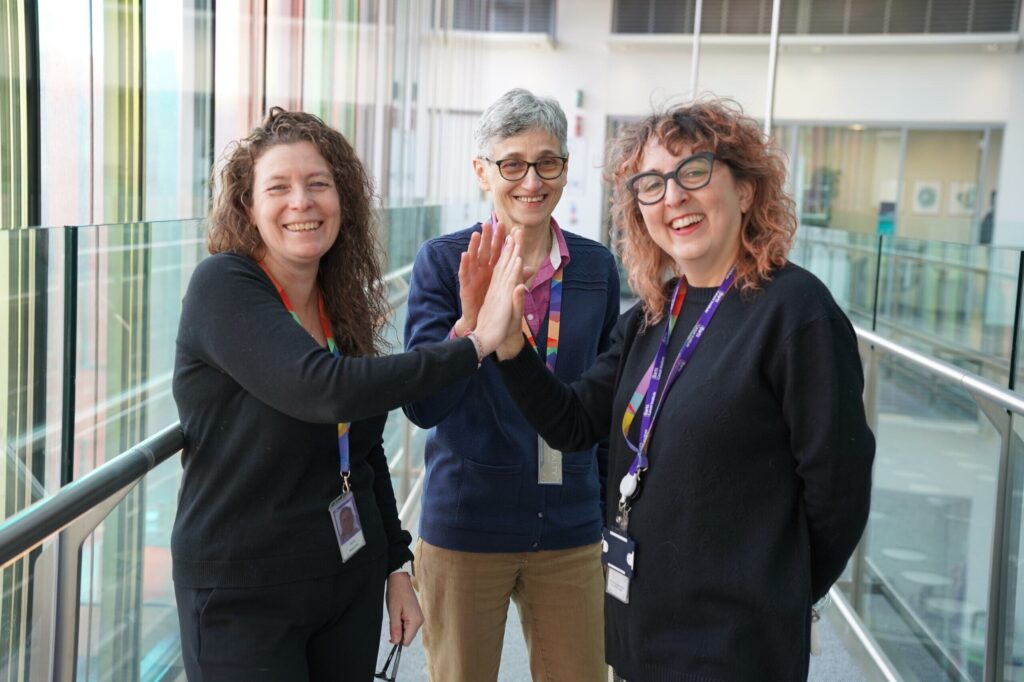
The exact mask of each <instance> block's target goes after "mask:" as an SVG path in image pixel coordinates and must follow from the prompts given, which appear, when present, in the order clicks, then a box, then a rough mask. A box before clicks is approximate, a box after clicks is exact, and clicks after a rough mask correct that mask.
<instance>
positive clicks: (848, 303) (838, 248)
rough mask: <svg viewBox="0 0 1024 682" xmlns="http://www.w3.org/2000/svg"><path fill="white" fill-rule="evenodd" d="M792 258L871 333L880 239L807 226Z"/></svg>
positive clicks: (851, 317) (799, 235) (802, 229)
mask: <svg viewBox="0 0 1024 682" xmlns="http://www.w3.org/2000/svg"><path fill="white" fill-rule="evenodd" d="M789 257H790V259H791V260H792V261H793V262H794V263H797V264H798V265H801V266H803V267H804V268H806V269H808V270H810V271H811V272H813V273H814V274H815V275H817V277H818V279H820V280H821V281H822V282H824V283H825V285H826V286H828V288H829V290H830V291H831V292H832V296H833V297H834V298H835V299H836V302H837V303H838V304H839V305H840V307H842V309H843V310H844V311H845V312H846V314H847V316H848V317H849V318H850V321H851V322H853V323H854V324H855V325H857V326H860V327H864V328H865V329H871V326H872V311H873V310H874V301H875V272H876V268H877V263H878V238H877V237H875V236H873V235H868V234H859V233H856V232H844V231H842V230H828V229H825V228H821V227H810V226H807V225H804V226H802V227H801V228H800V230H799V231H798V232H797V240H796V244H795V245H794V247H793V250H792V251H791V252H790V254H789Z"/></svg>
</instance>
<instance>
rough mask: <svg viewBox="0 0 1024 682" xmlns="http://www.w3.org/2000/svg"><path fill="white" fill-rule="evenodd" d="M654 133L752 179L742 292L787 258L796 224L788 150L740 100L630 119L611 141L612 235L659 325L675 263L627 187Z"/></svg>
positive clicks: (739, 280) (647, 316) (647, 318)
mask: <svg viewBox="0 0 1024 682" xmlns="http://www.w3.org/2000/svg"><path fill="white" fill-rule="evenodd" d="M651 140H656V141H657V142H658V143H660V144H661V145H663V146H664V147H665V148H666V149H667V150H668V151H670V152H671V153H673V154H676V155H680V154H681V153H682V151H683V148H684V147H686V146H689V147H690V150H691V152H692V153H697V152H701V151H710V152H714V154H715V160H716V161H720V162H722V163H725V164H727V165H728V166H729V169H730V170H731V171H732V175H733V177H734V178H735V179H736V180H737V181H741V182H744V181H745V182H749V183H750V185H751V187H752V188H753V190H754V191H753V198H752V201H751V205H750V210H748V211H747V212H746V213H744V214H743V218H742V226H741V230H740V255H739V259H738V261H737V263H736V284H737V286H739V287H740V288H741V289H742V290H743V291H756V290H758V289H760V287H761V285H762V284H763V283H764V282H766V281H768V280H769V279H770V278H771V272H772V270H774V269H775V268H778V267H781V266H782V265H784V264H785V263H786V254H788V253H789V249H790V247H791V246H792V244H793V237H794V235H795V234H796V226H797V221H796V213H795V211H794V203H793V200H792V198H790V197H789V196H788V195H787V194H786V192H785V188H784V186H785V182H786V164H785V159H784V157H783V154H782V152H781V151H780V150H778V149H777V148H775V147H773V146H771V144H769V141H768V140H767V139H766V138H765V136H764V134H763V133H762V132H761V129H760V127H759V126H758V124H757V122H756V121H754V120H753V119H752V118H749V117H747V116H745V115H744V114H743V111H742V109H740V107H739V105H738V104H736V103H735V102H732V101H729V100H722V99H708V100H703V101H698V102H694V103H690V104H686V105H682V106H677V107H673V108H671V109H669V110H668V111H665V112H659V113H654V114H652V115H651V116H649V117H647V118H646V119H644V120H643V121H640V122H638V123H635V124H632V125H630V126H627V127H626V128H625V129H624V130H623V131H622V133H621V134H620V135H619V136H618V137H617V138H616V139H615V140H613V141H612V143H611V147H610V161H609V166H608V167H609V169H610V176H609V181H610V182H611V184H612V206H611V213H612V221H613V223H614V229H613V238H614V241H615V244H616V246H617V247H618V249H619V252H620V254H621V256H622V261H623V264H624V265H625V266H626V271H627V273H628V277H629V285H630V287H632V289H633V291H635V292H636V293H637V295H639V296H640V299H641V300H642V301H643V305H644V322H645V325H647V326H650V325H654V324H657V323H658V322H659V321H660V320H661V319H662V317H663V316H664V314H665V308H666V305H667V302H668V292H667V291H666V288H665V276H666V272H668V271H671V269H672V268H673V266H674V263H673V260H672V258H671V256H669V254H667V253H665V252H664V251H663V250H662V249H661V248H660V247H659V246H658V245H657V244H656V243H655V242H654V240H653V239H652V238H651V236H650V234H649V233H648V231H647V228H646V226H645V224H644V219H643V215H642V214H641V212H640V204H638V203H637V201H636V198H635V197H634V196H633V194H632V193H631V192H630V191H629V188H628V187H627V186H626V180H627V178H629V177H630V176H631V175H633V174H634V173H636V172H638V171H639V169H640V163H641V161H642V158H643V154H644V148H645V146H646V145H647V143H648V142H649V141H651Z"/></svg>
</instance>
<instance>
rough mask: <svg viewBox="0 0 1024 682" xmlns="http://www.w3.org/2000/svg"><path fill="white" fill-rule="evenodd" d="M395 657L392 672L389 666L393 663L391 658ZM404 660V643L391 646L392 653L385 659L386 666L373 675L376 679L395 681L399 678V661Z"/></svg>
mask: <svg viewBox="0 0 1024 682" xmlns="http://www.w3.org/2000/svg"><path fill="white" fill-rule="evenodd" d="M392 658H393V659H395V665H394V666H392V667H391V672H388V666H390V665H391V659H392ZM401 660H402V643H401V642H399V643H398V644H396V645H394V646H393V647H391V653H389V654H388V657H387V659H386V660H385V661H384V667H383V668H381V669H380V672H379V673H376V674H375V675H374V676H373V679H375V680H386V681H387V682H395V680H397V679H398V662H399V661H401Z"/></svg>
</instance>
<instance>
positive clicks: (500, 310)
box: [476, 230, 532, 355]
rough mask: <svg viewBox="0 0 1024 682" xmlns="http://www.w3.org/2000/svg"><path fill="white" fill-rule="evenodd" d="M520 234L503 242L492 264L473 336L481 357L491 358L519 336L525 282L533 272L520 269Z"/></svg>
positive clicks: (513, 234)
mask: <svg viewBox="0 0 1024 682" xmlns="http://www.w3.org/2000/svg"><path fill="white" fill-rule="evenodd" d="M521 241H522V233H521V232H519V231H518V230H517V231H514V232H513V233H512V234H511V235H510V236H509V237H507V238H506V239H505V246H504V248H503V249H502V251H501V257H500V258H499V259H498V262H497V263H495V265H494V269H493V272H492V274H491V283H490V286H489V287H488V288H487V295H486V296H485V297H484V302H483V305H482V306H481V307H480V313H479V315H478V317H477V325H476V336H477V340H478V341H479V342H480V346H481V350H482V351H483V354H484V355H490V354H491V353H493V352H494V351H495V350H496V349H497V348H498V346H499V345H500V344H501V343H502V342H503V341H505V340H506V339H508V338H509V337H510V336H512V335H513V334H520V335H521V332H520V331H519V330H520V328H521V326H522V318H523V295H524V294H525V293H526V285H525V284H524V282H525V281H526V279H527V278H528V277H529V276H530V274H532V270H530V269H528V268H525V267H523V259H522V256H521V255H520V242H521Z"/></svg>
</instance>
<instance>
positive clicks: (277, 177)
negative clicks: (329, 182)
mask: <svg viewBox="0 0 1024 682" xmlns="http://www.w3.org/2000/svg"><path fill="white" fill-rule="evenodd" d="M316 177H324V178H328V179H333V177H332V175H331V174H330V173H329V172H328V171H313V172H312V173H310V174H309V175H307V176H306V179H307V180H308V179H309V178H316ZM288 179H289V176H288V175H285V174H283V173H275V174H273V175H268V176H267V177H265V178H263V181H262V182H278V181H280V180H288Z"/></svg>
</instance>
